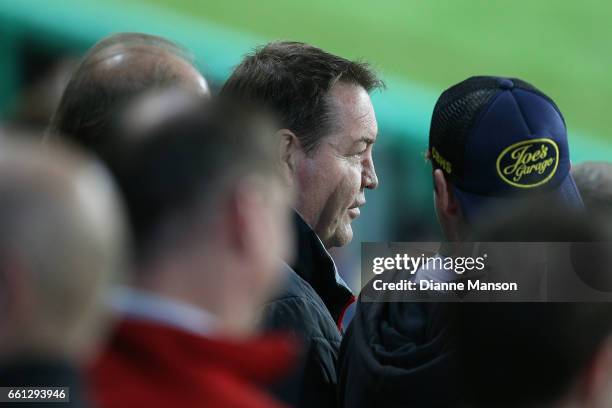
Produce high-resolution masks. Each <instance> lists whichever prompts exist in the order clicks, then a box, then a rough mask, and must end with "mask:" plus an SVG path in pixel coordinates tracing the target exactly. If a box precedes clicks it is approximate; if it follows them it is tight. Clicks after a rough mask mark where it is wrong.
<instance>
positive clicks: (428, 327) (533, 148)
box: [338, 76, 583, 408]
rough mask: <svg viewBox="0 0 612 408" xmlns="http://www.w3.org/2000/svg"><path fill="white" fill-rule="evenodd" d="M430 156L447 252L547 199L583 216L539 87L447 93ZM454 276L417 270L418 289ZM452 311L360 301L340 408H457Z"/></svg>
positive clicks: (437, 112)
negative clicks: (508, 214)
mask: <svg viewBox="0 0 612 408" xmlns="http://www.w3.org/2000/svg"><path fill="white" fill-rule="evenodd" d="M428 156H429V158H430V159H431V163H432V176H433V185H434V186H433V187H434V207H435V211H436V214H437V217H438V221H439V224H440V227H441V230H442V233H443V236H444V241H445V243H444V244H443V245H442V246H441V249H440V251H439V253H438V254H437V255H436V256H441V257H444V256H445V255H444V254H445V253H446V251H452V248H453V243H457V242H465V241H469V239H468V237H469V235H470V231H471V230H472V227H473V226H474V225H476V224H478V223H483V222H486V221H487V217H490V216H491V215H488V214H492V213H493V212H494V211H500V210H502V211H503V210H504V209H505V210H511V209H513V208H514V207H515V206H516V205H519V204H520V203H522V202H524V201H527V200H531V199H534V198H536V197H539V198H540V202H544V203H555V204H557V205H559V206H562V207H564V208H567V209H570V210H574V211H581V210H582V209H583V204H582V199H581V197H580V194H579V193H578V191H577V189H576V186H575V183H574V181H573V179H572V177H571V174H570V154H569V146H568V141H567V131H566V126H565V121H564V119H563V115H562V114H561V112H560V111H559V109H558V107H557V106H556V104H555V103H554V102H553V101H552V100H551V99H550V98H549V97H548V96H546V95H545V94H543V93H542V92H541V91H539V90H538V89H536V88H535V87H534V86H532V85H530V84H528V83H526V82H524V81H522V80H519V79H515V78H512V79H511V78H500V77H486V76H479V77H471V78H468V79H467V80H465V81H462V82H460V83H458V84H456V85H454V86H452V87H451V88H449V89H448V90H446V91H445V92H444V93H442V95H441V96H440V98H439V99H438V101H437V103H436V106H435V108H434V111H433V115H432V119H431V128H430V133H429V149H428ZM459 276H460V275H458V274H456V273H454V271H453V270H433V271H432V270H418V271H417V272H416V279H428V280H434V281H437V282H449V281H451V280H454V279H458V277H459ZM449 310H450V308H449V307H445V306H444V304H441V303H418V302H395V303H393V302H390V303H380V302H379V303H368V302H364V301H362V298H361V297H360V298H359V300H358V303H357V310H356V313H355V318H354V319H353V322H352V324H351V325H350V326H349V328H348V330H347V333H346V335H345V337H344V339H343V342H342V346H341V350H340V357H339V364H338V371H339V403H340V406H342V407H351V408H358V407H370V406H385V407H404V406H417V407H419V406H427V407H435V406H441V407H446V406H453V405H455V404H456V403H457V401H458V400H459V397H460V389H459V387H457V384H456V381H453V379H452V378H451V376H450V375H449V373H451V372H452V369H453V364H454V361H453V357H452V356H453V352H452V344H451V342H450V340H449V337H448V336H447V323H448V312H449Z"/></svg>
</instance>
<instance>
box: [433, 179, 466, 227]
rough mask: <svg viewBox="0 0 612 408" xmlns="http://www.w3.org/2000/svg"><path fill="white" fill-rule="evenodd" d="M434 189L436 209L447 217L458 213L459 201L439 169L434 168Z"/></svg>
mask: <svg viewBox="0 0 612 408" xmlns="http://www.w3.org/2000/svg"><path fill="white" fill-rule="evenodd" d="M434 190H435V194H436V200H435V201H436V207H437V208H438V211H440V212H441V213H442V214H444V215H445V216H447V217H456V216H457V215H459V214H460V210H461V208H460V206H459V201H458V200H457V197H455V194H454V193H453V189H452V188H451V185H450V184H449V183H448V182H447V181H446V177H445V176H444V172H443V171H442V170H441V169H436V170H434Z"/></svg>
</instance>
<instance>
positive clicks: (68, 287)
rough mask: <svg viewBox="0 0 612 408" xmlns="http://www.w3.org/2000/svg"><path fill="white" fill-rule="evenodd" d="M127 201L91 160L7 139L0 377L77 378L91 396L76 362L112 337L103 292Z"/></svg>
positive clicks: (76, 391)
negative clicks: (107, 333)
mask: <svg viewBox="0 0 612 408" xmlns="http://www.w3.org/2000/svg"><path fill="white" fill-rule="evenodd" d="M121 210H122V209H121V207H120V205H119V202H118V199H117V196H116V195H115V191H114V188H113V186H112V183H111V181H110V178H109V177H108V175H107V172H106V171H105V170H104V169H103V167H102V166H100V165H98V164H97V163H96V162H94V161H92V160H91V159H89V158H86V157H84V156H82V155H81V154H78V153H75V152H72V151H67V150H64V149H58V148H54V149H49V148H42V147H40V146H38V145H32V144H30V143H27V142H24V141H20V142H16V141H12V140H2V141H0V282H2V284H1V285H0V299H1V302H0V314H1V315H2V319H0V386H2V387H17V386H39V387H40V386H47V387H49V386H57V387H60V386H61V387H70V390H69V398H70V402H71V404H72V406H78V405H80V404H81V403H82V402H83V398H82V395H81V390H80V388H81V385H80V380H79V377H80V375H79V373H78V367H79V366H80V365H81V364H83V363H85V362H87V361H88V359H89V358H90V356H91V353H92V352H94V351H95V349H96V345H97V343H98V342H99V341H100V339H102V338H104V336H103V333H104V330H105V327H106V324H105V323H106V320H107V319H105V314H104V313H103V311H104V308H103V307H101V305H102V302H101V298H102V296H101V295H102V294H103V293H104V289H105V287H106V286H107V284H108V283H109V282H110V281H111V280H113V276H114V275H118V274H120V273H121V272H122V271H123V269H124V266H125V248H126V236H125V230H124V224H123V217H122V211H121ZM5 397H6V396H5Z"/></svg>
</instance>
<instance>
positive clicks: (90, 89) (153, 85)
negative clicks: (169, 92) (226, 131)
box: [47, 33, 210, 159]
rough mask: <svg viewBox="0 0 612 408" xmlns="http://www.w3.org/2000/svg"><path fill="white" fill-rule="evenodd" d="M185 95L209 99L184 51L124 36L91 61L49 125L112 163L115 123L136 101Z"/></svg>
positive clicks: (99, 48)
mask: <svg viewBox="0 0 612 408" xmlns="http://www.w3.org/2000/svg"><path fill="white" fill-rule="evenodd" d="M166 88H174V89H182V90H184V91H186V92H192V93H194V94H195V95H199V96H202V97H208V96H209V94H210V91H209V88H208V84H207V83H206V80H205V79H204V78H203V77H202V75H201V74H200V73H199V72H198V70H197V69H196V67H195V66H194V65H193V62H192V59H191V57H190V56H189V54H188V53H187V51H186V50H184V49H183V48H182V47H181V46H179V45H177V44H174V43H172V42H171V41H168V40H166V39H164V38H161V37H157V36H153V35H148V34H141V33H120V34H114V35H111V36H109V37H106V38H104V39H103V40H101V41H100V42H98V43H97V44H96V45H94V46H93V47H92V48H91V49H90V50H89V51H88V52H87V54H86V55H85V57H84V58H83V60H82V61H81V63H80V64H79V66H78V67H77V69H76V71H75V72H74V73H73V74H72V77H71V78H70V81H69V82H68V85H67V87H66V89H65V91H64V94H63V95H62V98H61V100H60V103H59V107H58V108H57V111H56V112H55V114H54V115H53V118H52V119H51V123H50V125H49V131H50V134H49V135H47V138H53V135H56V136H61V137H64V138H66V139H68V140H70V141H71V142H73V143H74V144H76V145H79V146H84V147H85V148H87V149H90V150H92V151H94V152H95V153H96V154H98V155H99V156H101V157H102V158H103V159H106V156H107V155H108V151H109V150H110V149H111V147H110V145H111V144H112V143H113V142H114V138H115V137H116V132H115V129H114V128H113V124H114V123H115V122H114V121H115V118H116V116H117V115H118V112H120V111H121V110H122V109H123V108H124V107H125V105H126V103H127V102H128V101H129V100H130V99H132V98H134V97H135V96H137V95H139V94H141V93H143V92H147V91H152V90H154V89H166Z"/></svg>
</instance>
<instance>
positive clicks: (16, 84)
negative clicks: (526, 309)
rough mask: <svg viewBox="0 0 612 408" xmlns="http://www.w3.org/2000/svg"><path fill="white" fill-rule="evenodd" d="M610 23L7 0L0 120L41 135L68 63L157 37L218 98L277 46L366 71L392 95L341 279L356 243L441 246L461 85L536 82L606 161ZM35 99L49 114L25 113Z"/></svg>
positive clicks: (536, 11)
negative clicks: (101, 48)
mask: <svg viewBox="0 0 612 408" xmlns="http://www.w3.org/2000/svg"><path fill="white" fill-rule="evenodd" d="M611 17H612V3H610V2H604V1H594V0H587V1H582V2H574V1H535V0H532V1H527V0H514V1H509V0H500V1H465V0H456V1H450V0H449V1H399V0H394V1H390V0H381V1H377V2H372V1H369V2H368V1H364V0H352V1H346V0H341V1H324V0H311V1H302V2H296V1H275V0H259V1H245V0H242V1H216V2H214V1H203V0H149V1H146V0H122V1H118V0H110V1H102V0H97V1H96V0H78V1H77V0H64V1H60V0H40V1H34V0H21V1H16V0H14V1H11V0H8V1H7V0H5V1H3V2H0V115H1V116H0V118H1V119H0V120H3V121H4V122H5V123H18V124H19V123H22V124H23V123H29V124H32V123H37V124H38V126H40V127H42V126H44V124H45V121H46V120H47V119H48V118H46V115H48V110H49V109H51V108H52V106H53V103H54V100H55V99H54V98H56V97H57V94H59V92H60V91H61V86H60V85H57V84H56V85H57V86H56V88H58V90H56V92H55V93H54V94H53V95H46V96H45V98H47V99H48V101H46V99H44V98H43V97H42V96H41V95H40V92H41V88H43V89H44V90H48V88H49V87H48V85H45V84H46V83H47V82H48V81H55V83H61V80H65V77H66V76H67V74H69V72H70V67H71V66H73V64H74V61H76V59H75V57H78V56H79V55H80V54H81V53H82V52H83V51H84V50H85V49H87V48H88V47H90V46H91V45H92V44H93V43H95V42H96V41H97V40H99V39H100V38H102V37H103V36H105V35H108V34H110V33H113V32H118V31H142V32H148V33H152V34H158V35H163V36H166V37H168V38H170V39H172V40H175V41H177V42H179V43H181V44H183V45H185V46H186V47H187V48H189V49H191V50H192V51H193V53H194V55H195V57H196V61H197V63H198V65H199V67H200V69H201V70H202V72H203V73H204V74H205V76H206V77H207V78H209V79H210V81H211V82H212V83H213V85H216V86H219V85H220V84H221V83H222V81H223V80H224V78H225V77H226V76H227V75H228V74H229V72H230V70H231V68H232V67H233V66H234V65H235V64H237V63H238V62H239V60H240V57H241V56H242V55H244V54H245V53H246V52H248V51H250V50H252V49H253V47H255V46H257V45H261V44H263V43H265V42H266V41H269V40H274V39H291V40H299V41H305V42H309V43H312V44H315V45H317V46H320V47H322V48H324V49H326V50H328V51H331V52H334V53H337V54H340V55H342V56H345V57H349V58H357V59H363V60H366V61H369V62H371V63H372V64H373V65H374V66H375V67H376V68H377V69H378V70H379V71H380V72H381V74H382V76H383V77H384V79H385V80H386V82H387V85H388V89H387V90H386V91H384V92H381V93H378V94H376V95H374V98H373V100H374V105H375V109H376V112H377V116H378V120H379V127H380V137H379V142H378V143H377V146H376V149H375V160H376V165H377V169H378V173H379V178H380V180H381V184H380V188H379V190H378V191H377V192H372V193H368V195H367V199H368V205H367V207H366V208H364V212H363V215H362V217H361V218H360V219H359V220H358V221H357V222H356V225H355V228H356V237H357V239H356V240H355V242H354V243H352V244H351V246H349V248H348V249H346V250H344V251H341V252H338V253H337V254H336V256H337V257H338V260H339V261H340V264H342V265H344V269H347V270H350V269H353V266H354V265H355V264H357V263H358V259H357V256H356V254H357V253H358V248H359V242H360V241H375V240H381V241H382V240H384V241H390V240H411V239H412V240H426V239H436V238H437V236H438V235H437V228H436V226H435V225H436V223H435V219H434V214H433V210H432V205H431V204H432V203H431V201H432V193H431V180H430V173H429V168H428V165H427V163H426V162H425V160H424V158H423V152H424V151H425V149H426V145H427V132H428V127H429V119H430V115H431V111H432V109H433V105H434V103H435V100H436V98H437V96H438V95H439V94H440V92H442V91H443V90H444V89H445V88H447V87H448V86H450V85H452V84H453V83H455V82H458V81H460V80H462V79H465V78H466V77H468V76H471V75H479V74H494V75H506V76H518V77H520V78H522V79H525V80H527V81H528V82H531V83H533V84H534V85H536V86H537V87H539V88H540V89H542V90H543V91H544V92H546V93H547V94H548V95H549V96H551V97H552V98H553V99H554V100H555V101H556V102H557V104H558V105H559V107H560V108H561V111H562V112H563V113H564V115H565V117H566V121H567V123H568V127H569V133H570V146H571V148H572V158H573V161H574V162H580V161H584V160H607V159H608V158H609V157H612V143H610V141H612V134H610V133H609V129H610V128H612V114H609V113H608V112H607V109H608V104H609V103H608V101H609V100H610V97H611V96H612V81H610V80H609V79H608V75H609V72H610V68H612V53H611V52H610V44H612V24H610V18H611ZM71 57H72V59H71ZM62 63H63V64H64V65H61V64H62ZM58 66H59V67H60V68H61V69H60V68H58ZM58 70H59V73H58ZM52 73H54V74H53V75H55V76H52V75H51V74H52ZM50 77H51V79H49V78H50ZM45 81H47V82H45ZM37 92H38V93H37ZM43 93H44V92H43ZM47 93H48V92H47ZM42 101H46V102H45V103H46V104H47V105H48V106H43V107H37V108H36V110H37V111H36V112H32V110H33V106H35V105H40V104H41V103H42Z"/></svg>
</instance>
